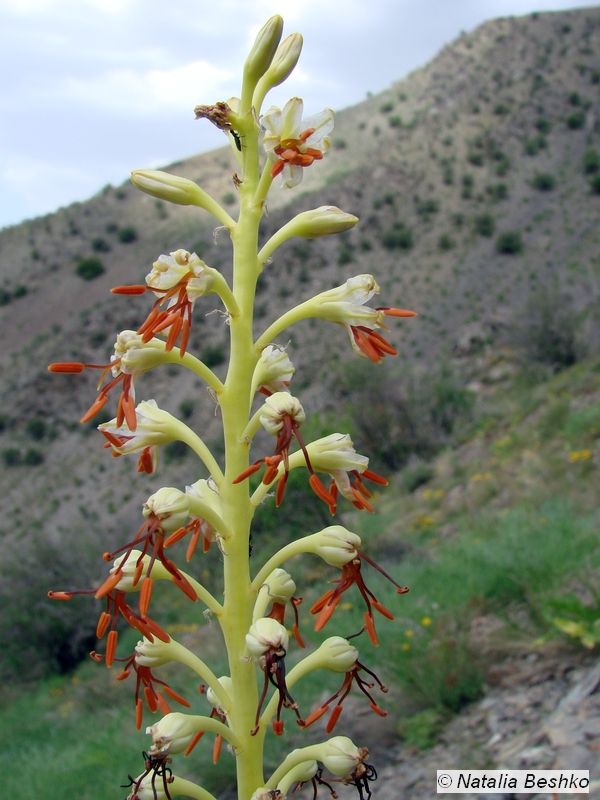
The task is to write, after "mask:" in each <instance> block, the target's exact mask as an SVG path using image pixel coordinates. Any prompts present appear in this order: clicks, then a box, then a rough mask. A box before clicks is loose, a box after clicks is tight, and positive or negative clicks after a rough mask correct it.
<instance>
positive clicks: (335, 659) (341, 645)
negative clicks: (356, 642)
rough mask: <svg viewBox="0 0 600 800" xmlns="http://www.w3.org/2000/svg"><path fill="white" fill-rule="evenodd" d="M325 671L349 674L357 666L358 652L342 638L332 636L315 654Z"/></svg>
mask: <svg viewBox="0 0 600 800" xmlns="http://www.w3.org/2000/svg"><path fill="white" fill-rule="evenodd" d="M314 656H315V658H318V659H319V661H320V664H321V665H322V666H323V668H324V669H329V670H331V671H332V672H348V671H349V670H351V669H352V667H353V666H354V665H355V664H356V660H357V659H358V650H357V649H356V647H353V646H352V645H351V644H350V642H349V641H348V640H347V639H343V638H342V637H341V636H330V637H329V639H325V641H324V642H323V643H322V645H321V646H320V647H319V649H318V650H316V651H315V653H314Z"/></svg>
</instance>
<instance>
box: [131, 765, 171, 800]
mask: <svg viewBox="0 0 600 800" xmlns="http://www.w3.org/2000/svg"><path fill="white" fill-rule="evenodd" d="M142 776H143V777H142ZM133 787H134V788H133V791H132V792H131V793H130V794H129V795H128V796H127V800H167V794H166V792H165V789H164V786H163V782H162V780H160V781H157V780H156V773H155V772H154V771H153V770H151V771H150V772H142V774H141V775H138V776H137V778H136V779H135V781H134V782H133Z"/></svg>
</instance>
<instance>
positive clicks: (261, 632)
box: [246, 617, 304, 736]
mask: <svg viewBox="0 0 600 800" xmlns="http://www.w3.org/2000/svg"><path fill="white" fill-rule="evenodd" d="M288 642H289V637H288V634H287V631H286V629H285V628H284V627H283V625H281V624H280V623H279V622H277V621H276V620H274V619H270V618H269V617H261V618H260V619H257V620H256V622H253V623H252V625H251V627H250V630H249V631H248V633H247V634H246V648H247V650H248V653H249V654H250V655H251V656H253V657H254V658H256V659H257V660H258V663H259V664H260V667H261V669H262V671H263V673H264V676H265V680H264V684H263V689H262V692H261V695H260V698H259V701H258V706H257V708H256V720H255V726H254V728H253V729H252V735H253V736H254V735H256V734H257V733H258V729H259V727H260V715H261V712H262V708H263V705H264V702H265V698H266V696H267V690H268V688H269V684H272V685H273V686H274V687H275V689H276V690H277V692H278V694H279V702H278V703H277V714H276V717H275V719H274V720H273V732H274V733H275V734H276V735H277V736H281V734H282V733H283V720H282V719H281V710H282V708H291V709H292V711H293V712H294V713H295V715H296V721H297V722H298V724H299V725H303V724H304V721H303V719H302V717H301V716H300V712H299V711H298V704H297V703H296V701H295V700H294V698H293V697H292V696H291V694H290V693H289V691H288V688H287V685H286V682H285V656H286V652H287V647H288Z"/></svg>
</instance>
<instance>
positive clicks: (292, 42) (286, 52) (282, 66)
mask: <svg viewBox="0 0 600 800" xmlns="http://www.w3.org/2000/svg"><path fill="white" fill-rule="evenodd" d="M301 52H302V35H301V34H300V33H292V34H290V36H286V37H285V39H284V40H283V41H282V42H281V43H280V45H279V47H278V48H277V50H276V52H275V55H274V56H273V61H271V66H270V67H269V69H268V70H267V71H266V72H265V74H264V75H263V76H262V78H261V79H260V81H259V82H258V84H257V86H256V89H255V91H254V97H253V105H254V107H255V108H256V109H257V110H259V109H260V107H261V105H262V101H263V99H264V97H265V95H266V94H267V92H268V91H269V90H270V89H272V88H273V87H274V86H279V84H280V83H283V81H284V80H286V78H288V77H289V76H290V74H291V72H292V70H293V69H294V67H295V66H296V64H297V63H298V59H299V58H300V53H301Z"/></svg>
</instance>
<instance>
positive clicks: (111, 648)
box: [104, 631, 119, 668]
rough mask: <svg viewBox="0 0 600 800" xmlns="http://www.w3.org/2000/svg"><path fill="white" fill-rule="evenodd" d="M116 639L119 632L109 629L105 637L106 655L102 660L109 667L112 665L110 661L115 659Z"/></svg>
mask: <svg viewBox="0 0 600 800" xmlns="http://www.w3.org/2000/svg"><path fill="white" fill-rule="evenodd" d="M118 639H119V634H118V633H117V631H110V632H109V634H108V637H107V639H106V655H105V657H104V661H105V663H106V666H107V667H109V668H110V667H112V663H113V661H114V660H115V653H116V650H117V642H118Z"/></svg>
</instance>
